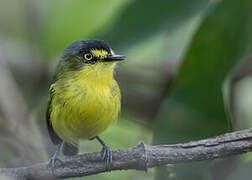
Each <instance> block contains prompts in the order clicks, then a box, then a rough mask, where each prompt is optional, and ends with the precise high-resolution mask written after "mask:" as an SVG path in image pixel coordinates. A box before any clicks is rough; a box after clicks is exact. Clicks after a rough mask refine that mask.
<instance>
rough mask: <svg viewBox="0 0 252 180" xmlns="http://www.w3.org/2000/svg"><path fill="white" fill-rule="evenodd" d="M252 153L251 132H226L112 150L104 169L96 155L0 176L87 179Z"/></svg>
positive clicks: (2, 171)
mask: <svg viewBox="0 0 252 180" xmlns="http://www.w3.org/2000/svg"><path fill="white" fill-rule="evenodd" d="M248 151H252V129H247V130H242V131H236V132H232V133H227V134H224V135H221V136H216V137H214V138H210V139H204V140H200V141H193V142H189V143H184V144H173V145H156V146H151V145H146V144H144V143H142V142H140V143H139V144H138V145H136V146H135V147H132V148H129V149H127V150H118V151H113V163H112V165H111V166H110V167H107V166H106V164H105V162H102V161H101V154H100V153H97V152H96V153H88V154H84V155H79V156H73V157H70V158H66V159H65V160H63V161H62V162H61V163H57V165H56V167H55V168H54V169H53V170H52V169H50V168H48V167H47V163H39V164H35V165H32V166H29V167H19V168H1V169H0V175H3V176H7V177H10V178H17V179H21V180H28V179H29V180H31V179H48V178H52V177H56V178H69V177H81V176H88V175H93V174H98V173H103V172H108V171H113V170H128V169H136V170H145V171H147V168H152V167H155V166H161V165H165V164H176V163H182V162H191V161H202V160H209V159H216V158H224V157H227V156H232V155H236V154H241V153H244V152H248Z"/></svg>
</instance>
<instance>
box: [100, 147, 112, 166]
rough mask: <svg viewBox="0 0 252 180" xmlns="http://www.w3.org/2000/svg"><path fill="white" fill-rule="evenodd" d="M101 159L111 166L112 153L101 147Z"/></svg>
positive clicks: (107, 148)
mask: <svg viewBox="0 0 252 180" xmlns="http://www.w3.org/2000/svg"><path fill="white" fill-rule="evenodd" d="M101 153H102V159H103V160H104V161H105V162H106V164H107V165H108V166H110V165H111V164H112V151H111V150H110V148H109V147H108V146H106V145H104V146H103V147H102V152H101Z"/></svg>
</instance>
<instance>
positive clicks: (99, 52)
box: [90, 49, 108, 59]
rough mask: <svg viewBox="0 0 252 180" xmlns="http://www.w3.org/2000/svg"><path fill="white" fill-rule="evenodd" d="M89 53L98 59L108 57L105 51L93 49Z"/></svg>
mask: <svg viewBox="0 0 252 180" xmlns="http://www.w3.org/2000/svg"><path fill="white" fill-rule="evenodd" d="M90 52H91V53H92V54H93V56H94V57H96V58H98V59H104V58H106V56H107V55H108V52H107V51H105V50H99V49H93V50H91V51H90Z"/></svg>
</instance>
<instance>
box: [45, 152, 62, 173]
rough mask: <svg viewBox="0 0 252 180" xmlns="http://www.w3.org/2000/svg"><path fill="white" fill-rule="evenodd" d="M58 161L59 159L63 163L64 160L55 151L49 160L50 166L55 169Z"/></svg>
mask: <svg viewBox="0 0 252 180" xmlns="http://www.w3.org/2000/svg"><path fill="white" fill-rule="evenodd" d="M57 161H58V162H59V163H60V164H62V161H61V160H60V159H59V158H58V153H57V152H55V153H54V154H53V155H52V157H50V159H49V162H48V166H49V167H50V168H53V169H54V168H55V165H56V162H57Z"/></svg>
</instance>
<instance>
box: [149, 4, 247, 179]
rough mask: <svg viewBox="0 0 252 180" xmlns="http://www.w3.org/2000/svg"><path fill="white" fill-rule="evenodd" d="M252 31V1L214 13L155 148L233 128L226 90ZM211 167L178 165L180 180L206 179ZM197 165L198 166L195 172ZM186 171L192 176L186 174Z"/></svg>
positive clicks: (160, 125)
mask: <svg viewBox="0 0 252 180" xmlns="http://www.w3.org/2000/svg"><path fill="white" fill-rule="evenodd" d="M251 30H252V1H248V0H241V1H236V0H223V1H221V2H220V3H219V4H217V5H216V7H214V8H212V9H211V10H210V12H209V15H208V16H206V18H205V19H204V21H203V22H202V24H201V25H200V27H199V29H198V30H197V32H196V34H195V36H194V37H193V39H192V42H191V45H190V47H189V50H188V52H187V54H186V56H185V58H184V60H183V63H182V65H181V68H180V71H179V73H178V77H177V80H176V82H175V83H174V87H173V89H172V91H171V93H170V95H169V96H168V97H167V98H166V99H165V101H164V103H163V106H162V108H161V110H160V113H159V116H158V118H157V126H156V131H155V133H154V143H155V144H159V143H166V144H167V143H176V142H184V141H188V140H196V139H201V138H206V137H210V136H214V135H218V134H222V133H224V132H227V131H230V130H231V125H230V122H229V120H228V119H229V118H228V115H227V114H226V109H225V108H224V102H223V94H222V86H223V83H224V80H225V78H227V76H228V74H229V73H230V72H231V71H232V69H233V68H234V66H235V65H236V64H237V63H238V62H239V61H240V60H241V59H242V58H243V57H244V56H245V55H246V54H247V53H248V50H251V46H250V45H251V42H252V41H251V40H252V36H251ZM205 164H206V165H202V164H201V165H200V166H199V165H198V166H196V167H197V168H196V167H195V164H194V163H192V164H186V165H184V166H183V168H182V166H175V168H174V171H175V174H176V176H175V177H176V178H175V179H204V170H205V169H204V168H206V166H207V165H208V163H205ZM192 165H193V166H194V168H190V167H192ZM185 169H186V170H187V172H191V173H185V174H184V173H182V172H183V171H185ZM196 169H197V173H196V172H195V170H196ZM203 169H204V170H203ZM164 173H167V172H164V171H162V172H158V174H159V175H161V174H163V175H164ZM199 176H200V178H199Z"/></svg>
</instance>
